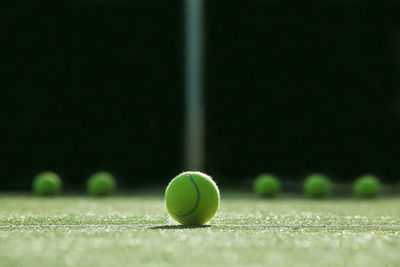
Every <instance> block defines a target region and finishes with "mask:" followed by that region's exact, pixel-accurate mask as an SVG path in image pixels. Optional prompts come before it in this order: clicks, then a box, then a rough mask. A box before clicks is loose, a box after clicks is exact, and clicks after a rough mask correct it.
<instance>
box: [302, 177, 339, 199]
mask: <svg viewBox="0 0 400 267" xmlns="http://www.w3.org/2000/svg"><path fill="white" fill-rule="evenodd" d="M331 188H332V185H331V182H330V180H329V178H328V177H327V176H325V175H323V174H318V173H316V174H312V175H310V176H308V177H307V179H306V180H305V181H304V188H303V189H304V192H305V194H306V195H307V196H309V197H312V198H322V197H326V196H327V195H329V194H330V193H331Z"/></svg>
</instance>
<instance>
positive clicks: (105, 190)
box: [87, 172, 116, 196]
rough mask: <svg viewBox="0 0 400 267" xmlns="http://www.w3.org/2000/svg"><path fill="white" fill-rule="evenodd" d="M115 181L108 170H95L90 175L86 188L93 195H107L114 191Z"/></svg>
mask: <svg viewBox="0 0 400 267" xmlns="http://www.w3.org/2000/svg"><path fill="white" fill-rule="evenodd" d="M115 188H116V182H115V179H114V176H113V175H112V174H111V173H108V172H97V173H95V174H93V175H92V176H90V178H89V180H88V183H87V190H88V192H89V194H91V195H93V196H108V195H111V194H112V193H114V191H115Z"/></svg>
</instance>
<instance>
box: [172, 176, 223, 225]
mask: <svg viewBox="0 0 400 267" xmlns="http://www.w3.org/2000/svg"><path fill="white" fill-rule="evenodd" d="M165 205H166V208H167V211H168V213H169V214H170V215H171V217H172V218H174V219H175V220H176V221H177V222H179V223H180V224H183V225H203V224H205V223H206V222H208V221H209V220H211V218H212V217H214V215H215V213H216V212H217V210H218V207H219V191H218V187H217V185H216V184H215V182H214V181H213V180H212V178H211V177H210V176H208V175H206V174H204V173H201V172H184V173H181V174H179V175H178V176H176V177H175V178H174V179H172V181H171V182H170V183H169V185H168V187H167V190H166V191H165Z"/></svg>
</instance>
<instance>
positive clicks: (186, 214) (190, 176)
mask: <svg viewBox="0 0 400 267" xmlns="http://www.w3.org/2000/svg"><path fill="white" fill-rule="evenodd" d="M188 175H189V179H190V181H191V182H192V184H193V186H194V188H195V189H196V195H197V198H196V203H195V204H194V207H193V209H191V210H190V211H188V212H187V213H184V214H178V213H176V212H174V211H170V212H172V213H173V214H174V215H175V216H178V217H186V216H189V215H191V214H192V213H194V212H195V211H196V210H197V208H198V207H199V204H200V190H199V187H198V186H197V184H196V183H195V181H194V179H193V177H192V175H191V174H188Z"/></svg>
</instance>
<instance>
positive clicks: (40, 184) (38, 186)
mask: <svg viewBox="0 0 400 267" xmlns="http://www.w3.org/2000/svg"><path fill="white" fill-rule="evenodd" d="M32 187H33V192H34V193H35V194H37V195H39V196H54V195H57V194H58V193H60V191H61V188H62V181H61V179H60V177H59V176H58V175H57V174H56V173H54V172H42V173H40V174H39V175H37V176H36V177H35V179H34V181H33V185H32Z"/></svg>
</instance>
